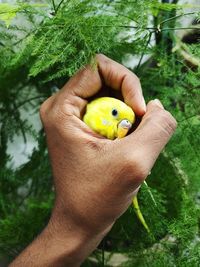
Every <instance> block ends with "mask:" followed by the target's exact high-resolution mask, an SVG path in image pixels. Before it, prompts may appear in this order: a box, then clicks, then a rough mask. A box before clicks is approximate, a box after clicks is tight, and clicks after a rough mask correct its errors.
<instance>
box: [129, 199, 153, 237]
mask: <svg viewBox="0 0 200 267" xmlns="http://www.w3.org/2000/svg"><path fill="white" fill-rule="evenodd" d="M132 202H133V207H134V209H135V213H136V215H137V217H138V219H139V220H140V222H141V223H142V225H143V226H144V228H145V229H146V230H147V232H148V233H150V229H149V227H148V225H147V223H146V221H145V219H144V217H143V215H142V212H141V210H140V207H139V204H138V200H137V196H135V197H134V198H133V201H132Z"/></svg>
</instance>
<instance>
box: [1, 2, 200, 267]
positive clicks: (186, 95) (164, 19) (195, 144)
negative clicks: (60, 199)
mask: <svg viewBox="0 0 200 267" xmlns="http://www.w3.org/2000/svg"><path fill="white" fill-rule="evenodd" d="M12 2H13V3H12V4H6V3H1V4H0V55H1V56H0V127H1V128H0V138H1V139H0V167H1V168H0V257H2V258H8V259H9V260H11V259H12V258H13V257H15V256H16V255H17V254H18V253H19V252H20V251H21V250H22V249H23V248H24V247H25V246H26V245H27V244H28V243H30V242H31V241H32V240H33V238H34V237H35V236H36V235H37V234H38V233H39V232H40V231H41V230H42V228H43V227H44V226H45V224H46V223H47V221H48V218H49V216H50V212H51V208H52V204H53V198H54V193H53V186H52V181H51V170H50V164H49V160H48V153H47V148H46V144H45V140H44V133H43V131H42V130H41V126H40V125H39V126H37V127H36V125H35V121H33V120H32V117H33V114H38V108H39V106H40V104H41V103H42V101H43V100H44V99H45V98H47V97H48V96H50V95H51V94H52V93H54V92H55V91H56V90H58V88H61V87H62V86H63V85H64V83H65V82H66V81H67V80H68V79H69V77H70V76H71V75H73V74H74V73H75V72H76V71H77V70H78V69H79V68H81V67H83V66H84V65H85V64H88V63H90V62H91V60H93V59H94V55H95V54H96V53H104V54H106V55H108V56H110V57H111V58H113V59H114V60H116V61H118V62H121V63H124V64H126V62H127V60H128V59H129V58H131V57H133V56H134V58H135V60H136V61H137V62H136V64H134V66H132V67H130V69H132V70H133V71H134V72H135V73H136V74H137V75H138V77H140V79H141V83H142V86H143V90H144V95H145V98H146V100H147V101H148V100H150V99H152V98H159V99H161V100H162V102H163V103H164V105H165V107H166V108H167V109H168V110H169V111H170V112H172V113H173V115H174V116H175V117H176V118H177V121H178V123H179V127H178V129H177V131H176V134H175V135H174V137H173V138H172V140H171V142H170V144H169V145H168V146H167V148H166V149H165V151H163V153H162V154H161V156H160V158H159V160H158V161H157V163H156V165H155V167H154V168H153V170H152V173H151V175H150V176H149V177H148V179H147V182H148V184H149V186H150V188H151V191H152V193H153V195H154V198H155V199H156V203H157V206H155V204H154V203H153V202H152V199H151V198H150V196H149V194H148V192H147V190H146V188H145V187H142V188H141V190H140V192H139V196H138V197H139V201H140V205H141V209H142V212H143V214H144V216H145V219H146V221H147V223H148V225H149V226H150V228H151V234H150V235H148V234H147V233H146V232H145V230H144V229H143V227H142V226H141V224H140V222H139V221H138V219H137V217H136V215H135V213H134V211H133V210H132V208H130V209H129V210H128V211H127V212H126V213H125V214H124V215H123V216H122V217H121V218H120V219H119V220H118V222H117V223H116V224H115V226H114V227H113V229H112V230H111V232H110V233H109V234H108V236H107V237H106V238H105V240H104V241H103V242H102V244H101V245H100V247H99V248H98V249H97V251H95V252H94V254H93V255H92V256H91V257H89V258H88V260H87V261H86V262H85V263H84V264H83V266H103V265H106V266H112V257H114V256H115V254H116V253H119V254H120V255H122V257H121V258H124V257H126V260H125V261H123V263H120V260H119V266H133V265H137V266H141V267H145V266H156V267H159V266H162V267H163V266H166V267H169V266H177V267H179V266H181V267H182V266H192V267H197V266H199V261H200V254H199V251H200V244H199V221H200V215H199V214H200V213H199V203H200V202H199V194H200V192H199V188H200V180H199V175H200V167H199V165H200V159H199V153H198V150H199V148H200V137H199V134H198V133H199V132H200V113H199V112H200V110H199V102H200V94H199V88H200V82H199V81H200V79H199V78H200V77H199V76H200V75H199V65H200V64H199V61H200V59H199V55H200V45H199V42H198V41H199V30H198V21H199V18H200V16H199V6H197V5H196V4H195V5H192V4H187V5H181V4H179V3H178V1H157V0H154V1H147V0H142V1H136V0H126V1H124V0H98V1H97V0H82V1H80V0H79V1H78V0H73V1H72V0H68V1H65V0H62V1H60V2H59V1H54V0H52V1H47V0H44V1H42V4H37V3H34V2H31V3H26V2H25V1H18V2H15V1H12ZM188 7H189V8H193V11H188V10H187V8H188ZM188 16H193V17H194V20H195V19H196V24H194V23H193V24H191V25H189V26H188V27H185V26H182V25H181V19H182V18H184V17H188ZM185 28H189V30H190V32H189V33H187V32H186V34H185V35H184V37H180V35H179V33H180V32H182V31H184V30H185ZM189 36H190V37H191V36H192V38H189ZM187 39H188V40H191V39H192V42H191V41H190V42H189V41H186V40H187ZM36 121H37V122H38V121H39V118H38V117H37V119H36ZM19 138H21V139H20V142H21V144H22V145H24V146H27V145H29V144H30V141H29V140H30V138H32V139H31V140H32V141H33V140H34V144H35V147H34V149H33V150H32V151H30V152H29V155H28V157H27V158H26V161H25V162H24V163H23V164H21V165H18V166H16V164H15V160H14V158H13V154H12V153H10V147H12V146H14V144H16V142H18V141H17V140H19ZM41 163H42V164H41ZM101 249H103V250H104V251H105V253H104V262H105V263H103V262H102V252H101ZM95 264H96V265H95Z"/></svg>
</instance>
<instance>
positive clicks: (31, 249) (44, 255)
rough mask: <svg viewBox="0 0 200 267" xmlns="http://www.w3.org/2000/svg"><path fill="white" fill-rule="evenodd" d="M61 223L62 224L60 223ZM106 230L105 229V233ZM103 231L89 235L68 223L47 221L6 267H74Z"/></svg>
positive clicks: (100, 237)
mask: <svg viewBox="0 0 200 267" xmlns="http://www.w3.org/2000/svg"><path fill="white" fill-rule="evenodd" d="M62 225H64V226H62ZM106 232H107V231H105V233H106ZM105 233H100V234H96V235H95V234H92V235H91V234H90V233H85V232H84V231H83V230H82V229H77V227H74V228H73V226H72V225H71V224H70V226H69V224H67V222H66V224H63V223H62V224H60V223H59V220H58V221H56V222H54V221H52V220H50V222H49V224H48V225H47V227H46V228H45V229H44V230H43V232H42V233H41V234H40V235H39V236H38V237H37V238H36V239H35V240H34V241H33V242H32V244H30V245H29V246H28V247H27V248H26V249H25V250H24V251H23V252H22V253H21V254H20V255H19V256H18V257H17V258H16V259H15V260H14V262H12V263H11V264H10V265H9V267H18V266H20V267H21V266H26V267H34V266H37V267H40V266H41V267H50V266H52V267H66V266H70V267H78V266H80V264H81V263H82V262H83V261H84V260H85V258H87V256H88V255H89V254H90V253H91V252H92V251H93V250H94V249H95V248H96V247H97V245H98V244H99V242H100V241H101V239H102V238H103V236H104V235H105Z"/></svg>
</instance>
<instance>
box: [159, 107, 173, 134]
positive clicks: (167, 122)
mask: <svg viewBox="0 0 200 267" xmlns="http://www.w3.org/2000/svg"><path fill="white" fill-rule="evenodd" d="M161 120H162V121H161V123H162V125H163V128H164V129H165V130H166V131H167V132H168V134H169V135H171V134H172V133H173V132H174V131H175V129H176V127H177V123H176V120H175V119H174V117H173V116H172V115H171V113H170V112H168V111H166V110H163V111H162V112H161Z"/></svg>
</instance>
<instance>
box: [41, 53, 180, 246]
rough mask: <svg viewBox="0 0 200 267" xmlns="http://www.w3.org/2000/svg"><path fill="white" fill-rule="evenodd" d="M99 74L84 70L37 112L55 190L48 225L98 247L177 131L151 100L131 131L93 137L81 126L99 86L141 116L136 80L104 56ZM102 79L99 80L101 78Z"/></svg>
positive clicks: (90, 69) (161, 109)
mask: <svg viewBox="0 0 200 267" xmlns="http://www.w3.org/2000/svg"><path fill="white" fill-rule="evenodd" d="M97 65H98V70H97V69H96V70H94V69H92V68H91V67H90V66H87V67H86V68H84V69H83V70H81V71H79V72H78V74H76V75H75V76H74V77H72V78H71V80H70V81H69V82H68V83H67V84H66V85H65V86H64V88H63V89H62V90H61V91H59V92H58V93H57V94H55V95H53V96H52V97H51V98H49V99H48V100H47V101H46V102H44V104H43V105H42V107H41V118H42V121H43V124H44V128H45V131H46V134H47V143H48V148H49V154H50V158H51V163H52V169H53V176H54V182H55V189H56V202H55V208H54V213H53V215H52V218H54V219H53V221H54V222H55V223H57V221H58V220H59V221H63V224H64V225H65V224H68V225H69V223H70V227H71V229H74V232H81V236H82V238H83V239H86V240H87V237H88V236H92V237H96V236H99V238H97V243H98V242H99V241H100V240H101V238H102V237H103V235H104V234H105V233H106V232H107V231H108V229H110V227H111V226H112V224H113V223H114V222H115V220H116V219H117V218H118V217H119V216H120V215H121V214H122V213H123V212H124V211H125V210H126V209H127V207H128V206H129V205H130V203H131V199H132V197H133V195H134V194H135V190H136V189H137V188H138V186H139V185H140V184H141V183H142V182H143V181H144V179H145V178H146V176H147V175H148V173H149V172H150V170H151V168H152V166H153V164H154V162H155V160H156V158H157V157H158V155H159V153H160V152H161V150H162V149H163V147H164V146H165V144H166V143H167V142H168V140H169V138H170V137H171V135H172V133H173V132H174V130H175V128H176V122H175V119H174V118H173V117H172V116H171V115H170V113H169V112H167V111H166V110H164V108H163V106H162V105H161V103H160V102H159V101H158V100H156V101H151V102H150V103H149V104H148V105H147V111H146V114H145V115H144V117H143V119H142V122H141V124H140V125H139V127H138V128H137V129H136V131H135V132H134V133H132V134H130V135H129V136H127V137H126V138H124V139H123V140H115V141H110V140H107V139H103V138H101V137H99V136H98V135H97V134H94V133H93V132H92V131H91V130H90V129H89V128H88V127H87V126H86V125H85V124H84V123H83V122H82V121H81V118H82V115H83V112H84V109H85V106H86V104H87V101H86V99H87V98H88V97H91V96H92V95H94V94H96V93H97V92H98V91H99V90H100V89H101V87H102V83H103V82H105V84H106V85H107V86H109V87H111V88H113V89H116V90H121V91H122V94H123V97H124V99H125V102H126V103H127V104H129V105H130V106H131V107H132V108H133V110H134V111H135V113H136V114H137V115H143V114H144V113H145V109H146V107H145V103H144V99H143V96H142V91H141V86H140V82H139V80H138V78H137V77H136V76H135V75H134V74H133V73H132V72H130V71H129V70H127V69H126V68H125V67H123V66H121V65H120V64H118V63H116V62H114V61H112V60H110V59H108V58H107V57H105V56H103V55H98V56H97ZM101 77H102V78H103V79H102V78H101Z"/></svg>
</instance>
